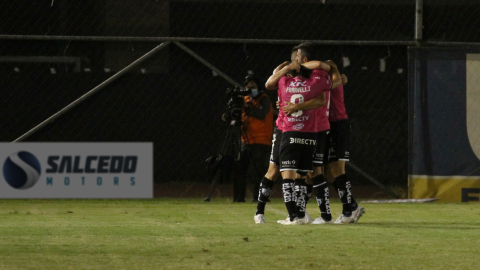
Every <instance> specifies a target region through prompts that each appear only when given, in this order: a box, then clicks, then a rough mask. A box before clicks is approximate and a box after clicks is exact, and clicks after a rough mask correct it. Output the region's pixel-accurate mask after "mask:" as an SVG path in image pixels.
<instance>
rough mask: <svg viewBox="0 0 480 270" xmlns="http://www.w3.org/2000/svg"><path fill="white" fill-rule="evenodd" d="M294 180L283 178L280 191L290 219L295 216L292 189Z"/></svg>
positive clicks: (294, 199)
mask: <svg viewBox="0 0 480 270" xmlns="http://www.w3.org/2000/svg"><path fill="white" fill-rule="evenodd" d="M294 185H295V182H294V181H293V179H283V185H282V191H283V201H284V202H285V206H286V207H287V211H288V216H289V217H290V221H293V219H294V218H296V217H297V198H296V196H295V191H294Z"/></svg>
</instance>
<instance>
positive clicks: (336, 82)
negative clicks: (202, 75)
mask: <svg viewBox="0 0 480 270" xmlns="http://www.w3.org/2000/svg"><path fill="white" fill-rule="evenodd" d="M325 63H327V64H329V65H330V67H331V68H332V69H331V70H330V74H332V89H335V88H337V87H339V86H340V85H342V77H341V76H340V72H339V71H338V68H337V65H336V64H335V63H334V62H333V61H332V60H328V61H325Z"/></svg>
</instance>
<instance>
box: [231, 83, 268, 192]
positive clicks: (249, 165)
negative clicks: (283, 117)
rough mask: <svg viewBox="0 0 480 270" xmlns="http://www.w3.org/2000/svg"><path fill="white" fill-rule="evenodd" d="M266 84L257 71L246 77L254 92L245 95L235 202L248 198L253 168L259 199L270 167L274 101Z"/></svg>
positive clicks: (247, 86) (254, 190)
mask: <svg viewBox="0 0 480 270" xmlns="http://www.w3.org/2000/svg"><path fill="white" fill-rule="evenodd" d="M262 85H263V84H262V83H261V82H260V80H259V79H258V78H257V77H256V76H255V75H253V74H250V75H248V76H247V77H246V78H245V82H244V86H245V88H247V89H250V90H251V93H250V94H249V95H247V96H245V97H244V100H245V102H244V106H243V110H242V127H241V129H242V130H241V139H242V145H241V151H240V160H239V162H238V164H237V166H236V169H237V170H238V171H237V172H236V173H235V175H234V191H233V199H234V202H245V193H246V188H247V177H248V171H249V169H250V170H251V171H252V175H253V178H252V179H253V181H254V182H253V184H254V189H253V200H252V201H257V200H258V190H259V187H260V180H261V179H262V178H263V175H264V174H265V172H266V171H267V170H268V162H269V157H270V150H271V145H272V134H273V107H272V102H271V100H270V98H269V97H268V95H267V94H265V93H264V91H263V89H260V88H259V87H260V86H262Z"/></svg>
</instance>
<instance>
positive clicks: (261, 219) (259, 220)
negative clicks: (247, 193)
mask: <svg viewBox="0 0 480 270" xmlns="http://www.w3.org/2000/svg"><path fill="white" fill-rule="evenodd" d="M253 220H255V223H256V224H260V223H265V216H264V215H262V214H258V215H255V216H254V217H253Z"/></svg>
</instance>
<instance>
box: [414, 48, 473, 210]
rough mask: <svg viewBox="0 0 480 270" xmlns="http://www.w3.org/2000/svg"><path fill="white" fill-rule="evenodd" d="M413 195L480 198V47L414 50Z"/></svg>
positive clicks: (466, 199) (445, 199)
mask: <svg viewBox="0 0 480 270" xmlns="http://www.w3.org/2000/svg"><path fill="white" fill-rule="evenodd" d="M409 65H410V66H409V72H410V86H409V89H410V91H409V103H410V104H409V136H410V138H409V144H410V145H409V156H410V158H409V197H410V198H412V199H420V198H438V199H439V201H440V202H470V201H479V197H480V51H478V50H477V51H475V50H467V49H440V48H436V49H432V48H420V49H418V48H415V49H410V50H409Z"/></svg>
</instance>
